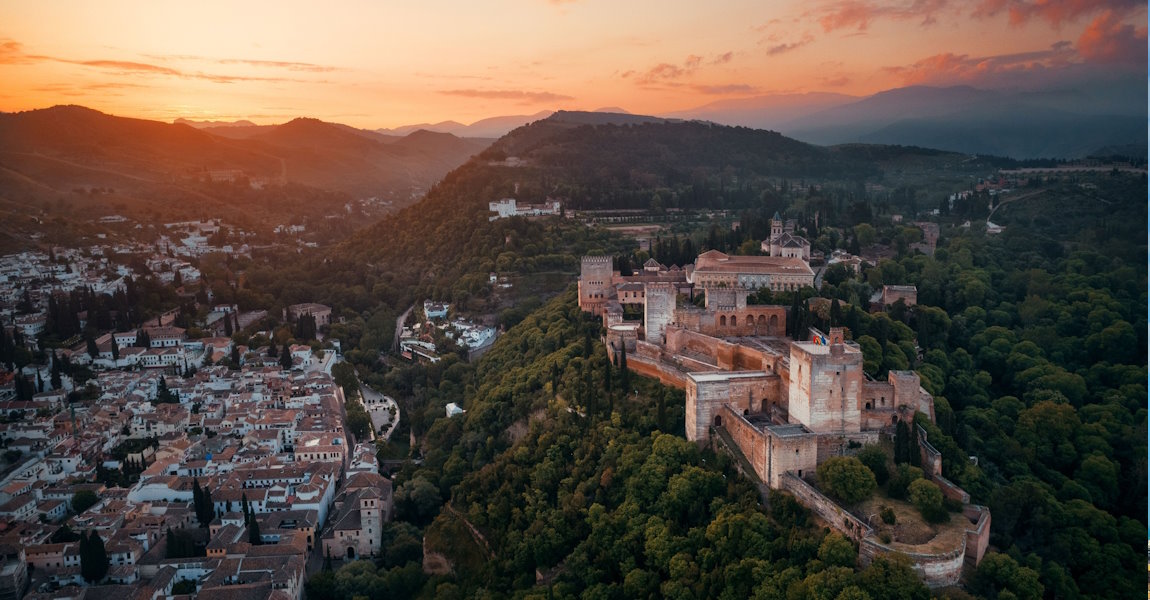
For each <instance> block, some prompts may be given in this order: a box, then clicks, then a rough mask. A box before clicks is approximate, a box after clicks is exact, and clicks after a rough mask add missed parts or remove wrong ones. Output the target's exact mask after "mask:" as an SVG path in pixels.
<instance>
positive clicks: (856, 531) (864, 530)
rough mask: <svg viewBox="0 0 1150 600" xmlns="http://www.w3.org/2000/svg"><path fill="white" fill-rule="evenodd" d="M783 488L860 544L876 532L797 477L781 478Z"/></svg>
mask: <svg viewBox="0 0 1150 600" xmlns="http://www.w3.org/2000/svg"><path fill="white" fill-rule="evenodd" d="M779 483H780V484H782V488H783V489H784V490H786V491H788V492H790V493H791V494H793V495H794V497H795V499H796V500H798V501H799V503H800V504H802V505H803V506H805V507H807V509H809V510H810V511H811V512H813V513H815V514H816V515H818V516H819V518H821V519H822V520H824V521H826V522H827V524H828V525H830V526H831V527H834V528H835V530H837V531H838V532H839V533H841V534H843V535H845V536H847V537H849V538H850V539H852V540H854V541H856V542H860V541H862V540H863V539H864V538H865V537H866V536H868V535H870V534H871V533H872V532H873V531H874V530H873V529H871V527H870V525H867V524H866V523H865V522H863V520H862V519H859V518H858V517H856V516H854V515H852V514H851V513H849V512H847V510H846V509H844V508H843V507H841V506H839V505H838V503H837V502H835V501H834V500H831V499H830V498H827V497H826V496H824V495H823V493H822V492H820V491H818V490H817V489H815V487H814V486H813V485H811V484H809V483H807V482H805V481H803V480H802V479H800V478H799V477H798V476H796V475H795V474H794V473H787V474H785V475H783V476H782V477H780V478H779Z"/></svg>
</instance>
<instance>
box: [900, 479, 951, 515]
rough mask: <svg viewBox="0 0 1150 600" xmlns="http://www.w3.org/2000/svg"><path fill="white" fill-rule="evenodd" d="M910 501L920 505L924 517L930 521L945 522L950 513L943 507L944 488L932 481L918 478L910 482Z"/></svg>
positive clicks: (919, 509)
mask: <svg viewBox="0 0 1150 600" xmlns="http://www.w3.org/2000/svg"><path fill="white" fill-rule="evenodd" d="M909 491H910V501H911V502H913V503H914V505H915V506H916V507H918V511H919V512H920V513H922V518H924V519H926V520H927V522H930V523H944V522H946V521H949V520H950V514H949V513H947V512H946V509H945V508H943V507H942V490H941V489H939V487H938V486H937V485H935V484H934V482H932V481H927V480H925V479H916V480H915V481H914V482H912V483H911V484H910V488H909Z"/></svg>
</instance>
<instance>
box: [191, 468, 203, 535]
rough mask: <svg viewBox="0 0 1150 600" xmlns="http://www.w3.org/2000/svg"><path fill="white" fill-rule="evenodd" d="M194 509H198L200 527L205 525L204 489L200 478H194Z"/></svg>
mask: <svg viewBox="0 0 1150 600" xmlns="http://www.w3.org/2000/svg"><path fill="white" fill-rule="evenodd" d="M192 509H193V510H195V511H196V520H197V521H199V522H200V527H204V526H205V525H204V491H203V490H202V489H201V488H200V480H199V479H194V478H193V479H192Z"/></svg>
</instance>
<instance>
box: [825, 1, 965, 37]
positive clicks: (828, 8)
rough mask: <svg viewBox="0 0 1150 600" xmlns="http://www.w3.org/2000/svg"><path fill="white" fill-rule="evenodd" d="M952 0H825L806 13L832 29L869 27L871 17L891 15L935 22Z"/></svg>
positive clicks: (888, 16) (894, 18)
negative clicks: (829, 2) (907, 0)
mask: <svg viewBox="0 0 1150 600" xmlns="http://www.w3.org/2000/svg"><path fill="white" fill-rule="evenodd" d="M948 2H949V0H911V1H910V2H881V1H877V0H843V1H840V2H834V3H831V4H824V5H822V6H821V7H819V8H816V9H814V10H812V11H809V12H807V13H806V15H807V16H812V17H814V18H815V20H816V21H818V23H819V25H821V26H822V28H823V31H824V32H826V33H830V32H832V31H837V30H840V29H854V30H856V31H866V30H867V28H868V27H870V24H871V22H872V21H877V20H880V19H892V20H896V21H918V22H919V23H920V24H921V25H924V26H925V25H933V24H934V23H936V22H937V21H938V17H937V15H938V13H940V12H942V11H943V10H944V9H946V8H947V4H948Z"/></svg>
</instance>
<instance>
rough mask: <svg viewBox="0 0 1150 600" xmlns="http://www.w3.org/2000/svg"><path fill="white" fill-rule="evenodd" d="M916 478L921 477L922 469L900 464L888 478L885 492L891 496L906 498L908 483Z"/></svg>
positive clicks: (900, 498) (899, 498)
mask: <svg viewBox="0 0 1150 600" xmlns="http://www.w3.org/2000/svg"><path fill="white" fill-rule="evenodd" d="M918 479H922V469H920V468H918V467H912V466H910V465H908V464H901V465H899V466H898V468H897V469H895V472H894V475H893V476H892V477H891V478H890V482H889V483H888V484H887V486H886V494H887V495H888V496H890V497H891V498H895V499H898V500H906V498H907V490H908V489H909V488H910V484H911V483H913V482H914V481H915V480H918Z"/></svg>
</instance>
